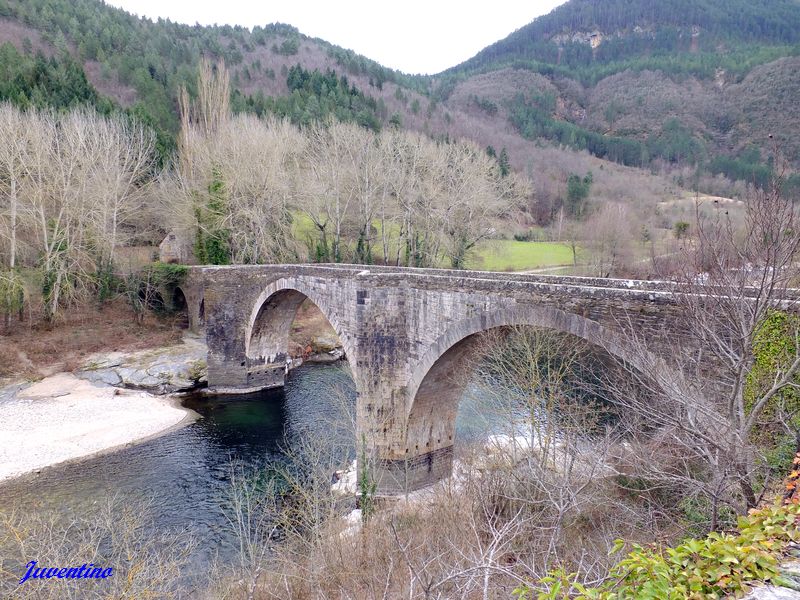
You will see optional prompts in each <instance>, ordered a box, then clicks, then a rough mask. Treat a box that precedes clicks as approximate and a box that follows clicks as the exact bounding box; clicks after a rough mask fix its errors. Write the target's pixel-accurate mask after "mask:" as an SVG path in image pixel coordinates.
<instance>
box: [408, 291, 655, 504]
mask: <svg viewBox="0 0 800 600" xmlns="http://www.w3.org/2000/svg"><path fill="white" fill-rule="evenodd" d="M523 325H524V326H533V327H540V328H544V329H549V330H553V331H557V332H559V333H566V334H571V335H574V336H576V337H578V338H580V339H583V340H585V341H586V342H588V343H590V344H592V345H595V346H598V347H600V348H603V349H605V350H606V351H607V352H608V353H609V354H611V355H612V356H615V357H617V358H619V359H621V360H623V361H625V362H627V363H628V364H630V365H631V366H632V367H634V368H636V369H638V370H640V371H645V372H646V370H647V369H649V368H652V367H653V366H654V365H656V364H657V363H660V359H659V358H657V357H655V356H653V355H652V354H650V353H647V352H642V351H641V349H640V348H634V347H632V346H631V345H630V344H629V343H627V342H626V339H625V337H624V336H623V335H622V334H621V333H620V332H616V331H613V330H610V329H609V328H607V327H604V326H602V325H601V324H599V323H597V322H596V321H592V320H590V319H587V318H585V317H582V316H580V315H577V314H574V313H567V312H564V311H562V310H559V309H557V308H553V307H548V306H532V305H531V306H521V307H515V308H511V309H503V310H498V311H492V312H484V313H482V314H480V315H477V316H474V317H471V318H467V319H464V320H461V321H457V322H455V323H453V324H451V325H450V326H449V327H448V328H447V330H446V331H445V332H444V333H443V334H442V335H440V336H439V337H438V339H437V340H436V341H435V342H434V343H433V344H432V345H431V346H430V347H429V349H428V351H427V352H426V353H425V354H424V355H423V356H422V357H421V358H420V360H419V361H418V363H417V365H416V366H415V367H414V369H413V375H412V377H411V379H410V381H409V384H408V386H407V388H406V389H407V392H408V396H407V397H408V398H409V404H408V407H407V414H406V427H405V448H402V450H401V452H402V454H404V455H405V456H406V457H407V458H406V459H405V465H404V467H403V469H404V473H403V486H404V487H406V489H412V490H413V489H418V488H420V487H424V486H426V485H429V484H432V483H434V482H436V481H438V480H440V479H442V478H444V477H447V476H448V475H449V474H450V472H451V471H452V460H453V443H454V437H455V421H456V415H457V412H458V405H459V402H460V400H461V398H462V396H463V394H464V391H465V388H466V385H467V383H468V382H467V379H466V378H465V377H464V376H463V374H457V370H458V369H459V366H460V365H461V364H463V363H462V360H463V358H464V357H465V356H466V355H468V354H470V353H471V352H472V351H473V350H474V349H475V347H476V342H478V341H479V339H480V334H481V333H484V332H487V331H490V330H492V329H497V328H507V327H513V326H523ZM456 375H457V376H456Z"/></svg>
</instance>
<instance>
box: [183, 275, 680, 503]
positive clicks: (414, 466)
mask: <svg viewBox="0 0 800 600" xmlns="http://www.w3.org/2000/svg"><path fill="white" fill-rule="evenodd" d="M667 286H669V284H667V283H663V282H645V281H632V280H613V279H592V278H583V277H559V276H526V275H518V274H503V273H485V272H475V271H451V270H438V269H413V268H393V267H374V266H369V267H365V266H358V265H267V266H235V267H194V268H192V270H191V272H190V275H189V277H188V278H187V281H186V283H185V284H184V285H183V292H184V295H185V297H186V302H187V305H188V309H189V315H190V323H191V324H192V325H194V326H196V325H197V324H198V323H199V322H201V321H205V329H206V339H207V342H208V381H209V386H210V388H212V390H216V391H218V392H245V391H255V390H259V389H263V388H268V387H277V386H282V385H283V383H284V376H285V372H286V368H285V366H286V358H287V352H288V338H289V331H290V328H291V324H292V321H293V319H294V316H295V313H296V311H297V309H298V308H299V306H300V304H301V303H302V302H303V301H304V300H305V299H306V298H308V299H309V300H311V301H312V302H313V303H314V304H315V305H316V306H317V307H318V308H319V309H320V310H321V311H322V313H323V314H324V315H325V316H326V317H327V319H328V321H329V322H330V323H331V325H332V326H333V328H334V329H335V330H336V332H337V334H338V335H339V338H340V340H341V343H342V345H343V347H344V350H345V352H346V356H347V360H348V362H349V365H350V368H351V370H352V375H353V379H354V381H355V386H356V389H357V392H358V400H357V408H356V413H357V427H358V428H359V439H361V436H362V435H363V436H365V439H367V440H368V442H369V444H370V447H371V448H372V449H374V450H373V451H374V453H375V456H376V459H375V474H376V478H377V483H378V491H379V493H382V494H393V493H400V492H403V491H408V490H414V489H418V488H420V487H423V486H426V485H429V484H431V483H433V482H435V481H437V480H439V479H441V478H443V477H445V476H447V475H449V474H450V472H451V468H452V459H453V437H454V427H455V417H456V412H457V409H458V402H459V400H460V398H461V395H462V393H463V388H464V385H466V382H465V381H460V379H463V377H462V378H454V377H452V374H453V373H454V371H455V369H456V367H457V365H458V362H459V360H460V358H462V357H463V355H464V353H465V352H467V351H468V350H469V348H470V344H471V343H472V342H474V340H475V339H477V336H476V334H479V333H481V332H484V331H487V330H490V329H493V328H498V327H507V326H513V325H534V326H538V327H544V328H549V329H553V330H557V331H560V332H566V333H570V334H573V335H575V336H578V337H579V338H583V339H584V340H587V341H588V342H590V343H592V344H596V345H598V346H601V347H603V348H605V349H606V350H607V351H608V352H610V353H611V354H613V355H615V356H617V357H620V358H622V359H624V360H625V361H627V362H628V363H629V364H632V365H633V366H634V367H638V366H641V367H642V368H646V361H645V360H644V359H645V357H643V356H642V355H641V353H636V352H634V351H632V349H631V348H630V347H629V346H626V344H625V341H624V340H625V337H624V336H622V335H621V328H620V323H621V322H623V321H624V322H630V323H632V324H633V325H634V326H635V328H636V330H637V331H638V332H640V333H644V334H646V335H648V336H650V337H653V338H657V339H671V340H673V343H674V340H675V335H676V332H675V331H674V328H675V326H676V325H675V324H676V323H677V320H676V319H675V316H676V313H677V311H678V310H679V307H678V306H677V305H676V302H675V296H674V294H671V293H669V291H668V287H667ZM663 334H668V335H666V336H665V335H663Z"/></svg>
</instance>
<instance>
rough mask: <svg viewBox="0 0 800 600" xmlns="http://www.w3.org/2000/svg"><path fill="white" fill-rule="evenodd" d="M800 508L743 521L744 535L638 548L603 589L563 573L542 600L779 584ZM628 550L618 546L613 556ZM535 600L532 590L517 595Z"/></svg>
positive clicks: (668, 599) (697, 593) (733, 592)
mask: <svg viewBox="0 0 800 600" xmlns="http://www.w3.org/2000/svg"><path fill="white" fill-rule="evenodd" d="M798 524H800V505H798V504H784V505H780V504H776V505H772V506H767V507H765V508H762V509H759V510H753V511H750V513H749V514H748V516H746V517H740V518H739V533H738V534H737V535H734V534H728V533H711V534H709V535H708V536H707V537H705V538H703V539H690V540H687V541H686V542H684V543H682V544H680V545H678V546H675V547H674V548H662V547H660V546H651V547H645V546H640V545H639V544H634V545H633V550H631V552H629V553H628V555H627V556H626V557H625V558H624V559H622V560H621V561H620V562H618V563H617V564H616V565H615V566H614V567H613V568H612V569H611V571H610V573H609V576H608V577H607V578H606V580H605V582H604V583H603V584H602V585H600V586H598V587H585V586H583V585H582V584H580V583H578V582H577V581H576V576H575V575H567V574H565V573H564V572H563V571H557V572H555V573H553V574H552V575H550V576H548V577H545V578H543V579H542V580H541V581H540V584H542V586H543V587H546V588H547V591H544V592H540V593H539V594H538V595H537V599H538V600H546V599H556V598H565V599H566V598H576V599H577V600H628V599H630V600H634V599H636V600H648V599H652V600H679V599H686V598H690V599H698V600H699V599H718V598H724V597H728V596H733V597H736V596H738V595H741V593H743V592H745V591H747V589H748V584H749V583H750V582H754V581H769V580H773V579H776V578H778V576H779V572H778V558H779V556H780V553H781V552H782V551H783V549H784V548H785V546H786V545H787V544H788V543H789V542H796V541H797V540H799V539H800V528H798ZM623 545H624V542H623V541H622V540H617V542H616V544H615V546H614V549H613V551H612V552H619V551H620V550H621V549H622V547H623ZM515 595H516V596H517V597H518V598H529V597H530V590H529V589H528V588H524V587H523V588H520V589H517V590H516V591H515Z"/></svg>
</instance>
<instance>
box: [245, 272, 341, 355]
mask: <svg viewBox="0 0 800 600" xmlns="http://www.w3.org/2000/svg"><path fill="white" fill-rule="evenodd" d="M305 300H309V301H311V302H312V303H313V304H314V305H315V306H316V307H317V308H318V309H319V310H320V312H321V313H322V314H323V316H324V317H325V318H326V319H327V321H328V323H330V325H331V327H333V329H334V331H335V332H336V335H337V336H338V337H339V341H340V342H341V343H342V346H343V347H344V351H345V355H346V356H347V357H348V359H350V360H351V361H352V357H353V351H354V350H353V346H352V344H351V343H350V339H349V338H348V336H347V335H346V333H345V331H344V329H343V328H342V326H341V324H340V322H339V319H338V318H337V316H336V314H335V313H334V312H333V311H332V310H331V309H330V307H329V306H327V304H326V303H325V302H324V301H323V300H322V298H321V297H320V294H318V293H317V291H316V290H314V289H313V288H312V287H311V286H308V285H306V284H305V283H303V282H301V281H297V280H295V279H286V278H284V279H279V280H277V281H275V282H273V283H271V284H269V285H267V286H266V287H265V288H264V290H263V291H262V292H261V293H260V294H259V296H258V298H257V299H256V301H255V302H254V304H253V308H252V312H251V314H250V317H249V319H248V322H247V329H246V331H245V356H246V357H247V360H248V362H251V361H252V362H261V363H262V364H277V363H279V364H280V365H281V366H282V365H283V363H284V362H285V360H286V358H287V356H288V352H289V333H290V330H291V326H292V322H293V321H294V318H295V315H296V314H297V310H298V309H299V308H300V305H301V304H302V303H303V302H304V301H305Z"/></svg>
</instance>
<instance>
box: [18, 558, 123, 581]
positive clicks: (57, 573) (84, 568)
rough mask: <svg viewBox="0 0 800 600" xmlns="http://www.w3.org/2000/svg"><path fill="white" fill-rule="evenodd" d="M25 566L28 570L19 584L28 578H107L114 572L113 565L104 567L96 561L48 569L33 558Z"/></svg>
mask: <svg viewBox="0 0 800 600" xmlns="http://www.w3.org/2000/svg"><path fill="white" fill-rule="evenodd" d="M25 566H26V567H27V568H28V570H27V572H26V573H25V575H23V576H22V579H20V580H19V585H22V584H23V583H25V582H26V581H28V579H52V578H53V577H55V578H57V579H105V578H106V577H111V576H112V575H113V574H114V569H112V568H111V567H108V568H106V569H103V568H101V567H95V566H94V563H89V564H88V565H87V564H86V563H83V564H82V565H81V566H80V567H69V568H67V567H64V568H63V569H60V568H58V567H51V568H49V569H48V568H47V567H37V566H36V561H35V560H32V561H31V562H29V563H28V564H27V565H25Z"/></svg>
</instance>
